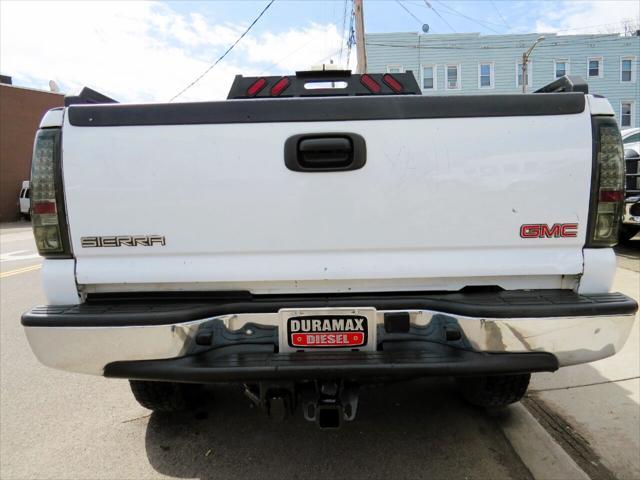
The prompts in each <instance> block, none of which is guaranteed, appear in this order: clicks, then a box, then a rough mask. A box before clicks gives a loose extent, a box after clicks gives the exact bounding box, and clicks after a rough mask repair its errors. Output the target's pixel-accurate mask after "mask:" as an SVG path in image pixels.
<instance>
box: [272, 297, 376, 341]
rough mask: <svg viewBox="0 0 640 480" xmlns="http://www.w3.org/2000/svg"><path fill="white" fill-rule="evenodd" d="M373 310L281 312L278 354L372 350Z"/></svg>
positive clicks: (373, 332)
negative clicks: (301, 351)
mask: <svg viewBox="0 0 640 480" xmlns="http://www.w3.org/2000/svg"><path fill="white" fill-rule="evenodd" d="M375 321H376V316H375V309H373V308H347V309H341V308H336V309H305V310H299V309H283V310H281V311H280V351H281V352H291V351H299V350H342V349H350V350H375V332H376V330H375V327H376V325H375Z"/></svg>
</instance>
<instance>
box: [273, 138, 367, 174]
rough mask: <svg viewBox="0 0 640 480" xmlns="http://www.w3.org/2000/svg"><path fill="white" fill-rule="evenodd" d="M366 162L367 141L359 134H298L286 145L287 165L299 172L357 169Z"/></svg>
mask: <svg viewBox="0 0 640 480" xmlns="http://www.w3.org/2000/svg"><path fill="white" fill-rule="evenodd" d="M365 162H366V146H365V142H364V138H362V136H361V135H358V134H356V133H326V134H320V135H308V134H305V135H294V136H292V137H289V138H288V139H287V141H286V142H285V145H284V163H285V165H286V166H287V168H288V169H290V170H293V171H296V172H337V171H348V170H357V169H359V168H362V167H363V166H364V164H365Z"/></svg>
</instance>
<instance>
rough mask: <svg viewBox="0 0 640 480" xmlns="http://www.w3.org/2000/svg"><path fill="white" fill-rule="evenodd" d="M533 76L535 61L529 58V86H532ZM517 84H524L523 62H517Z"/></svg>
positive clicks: (527, 80) (527, 79) (519, 85)
mask: <svg viewBox="0 0 640 480" xmlns="http://www.w3.org/2000/svg"><path fill="white" fill-rule="evenodd" d="M532 77H533V62H531V60H529V61H528V62H527V78H526V82H527V87H530V86H531V78H532ZM516 85H517V86H518V87H521V86H522V62H518V63H516Z"/></svg>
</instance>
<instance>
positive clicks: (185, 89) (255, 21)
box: [169, 0, 276, 102]
mask: <svg viewBox="0 0 640 480" xmlns="http://www.w3.org/2000/svg"><path fill="white" fill-rule="evenodd" d="M275 1H276V0H271V1H270V2H269V3H268V4H267V6H266V7H264V8H263V9H262V11H261V12H260V14H259V15H258V16H257V17H256V18H255V20H254V21H253V22H251V25H249V26H248V27H247V29H246V30H245V31H244V32H243V33H242V35H240V36H239V37H238V39H237V40H236V41H235V42H233V45H231V46H230V47H229V48H228V49H227V51H226V52H224V53H223V54H222V55H221V56H220V57H219V58H218V59H217V60H216V61H215V62H214V63H213V65H211V66H209V68H207V69H206V70H205V71H204V72H202V73H201V74H200V75H199V76H198V77H196V79H195V80H194V81H192V82H191V83H190V84H189V85H187V86H186V87H184V88H183V89H182V90H180V91H179V92H178V93H177V94H176V95H174V96H173V97H172V98H171V100H169V102H173V101H174V100H175V99H176V98H178V97H179V96H180V95H182V94H183V93H184V92H186V91H187V90H189V89H190V88H191V87H193V86H194V85H195V84H196V83H198V82H199V81H200V80H201V79H202V77H204V76H205V75H206V74H207V73H209V72H210V71H211V69H212V68H213V67H215V66H216V65H218V63H220V62H221V61H222V59H223V58H224V57H226V56H227V54H228V53H229V52H230V51H231V50H233V48H234V47H235V46H236V45H237V44H238V43H240V40H242V39H243V38H244V36H245V35H246V34H247V33H249V30H251V29H252V28H253V26H254V25H255V24H256V23H257V22H258V20H260V17H262V15H264V13H265V12H266V11H267V10H269V7H270V6H271V5H273V2H275Z"/></svg>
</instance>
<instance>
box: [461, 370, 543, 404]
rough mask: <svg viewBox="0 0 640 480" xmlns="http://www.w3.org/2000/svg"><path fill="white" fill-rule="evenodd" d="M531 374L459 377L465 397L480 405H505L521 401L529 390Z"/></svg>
mask: <svg viewBox="0 0 640 480" xmlns="http://www.w3.org/2000/svg"><path fill="white" fill-rule="evenodd" d="M530 379H531V374H529V373H527V374H523V375H496V376H489V377H461V378H458V379H457V383H458V388H459V389H460V393H461V394H462V396H463V398H464V399H465V400H466V401H467V402H469V403H471V404H472V405H477V406H479V407H505V406H507V405H509V404H510V403H515V402H518V401H520V399H521V398H522V397H523V396H524V394H525V392H526V391H527V387H528V386H529V380H530Z"/></svg>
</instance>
